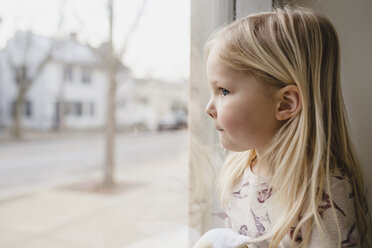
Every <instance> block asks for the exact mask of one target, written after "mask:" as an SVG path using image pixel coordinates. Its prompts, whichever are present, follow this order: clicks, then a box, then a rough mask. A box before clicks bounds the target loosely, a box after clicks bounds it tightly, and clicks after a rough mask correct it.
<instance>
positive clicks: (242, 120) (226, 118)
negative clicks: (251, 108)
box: [218, 104, 251, 134]
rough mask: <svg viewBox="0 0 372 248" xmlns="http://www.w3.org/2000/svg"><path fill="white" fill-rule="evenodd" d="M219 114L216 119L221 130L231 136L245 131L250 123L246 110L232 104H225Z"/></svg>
mask: <svg viewBox="0 0 372 248" xmlns="http://www.w3.org/2000/svg"><path fill="white" fill-rule="evenodd" d="M219 114H220V115H219V118H218V119H219V122H220V124H221V126H222V128H224V129H226V130H228V131H229V132H230V133H231V134H233V133H239V132H241V131H243V130H245V129H247V128H248V126H249V123H250V121H251V120H250V119H249V115H248V113H247V110H246V109H243V108H241V107H240V106H236V105H234V104H226V105H225V106H224V107H223V108H222V111H221V112H220V113H219Z"/></svg>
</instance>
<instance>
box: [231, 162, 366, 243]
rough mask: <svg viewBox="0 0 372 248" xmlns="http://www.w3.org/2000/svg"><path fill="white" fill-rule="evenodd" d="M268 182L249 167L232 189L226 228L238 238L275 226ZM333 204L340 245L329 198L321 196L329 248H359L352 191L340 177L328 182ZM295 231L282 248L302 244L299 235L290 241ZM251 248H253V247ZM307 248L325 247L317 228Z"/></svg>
mask: <svg viewBox="0 0 372 248" xmlns="http://www.w3.org/2000/svg"><path fill="white" fill-rule="evenodd" d="M270 180H271V178H269V177H260V178H258V177H257V176H256V175H254V174H253V173H252V171H251V168H250V167H249V166H248V167H247V168H246V169H245V171H244V174H243V176H242V177H241V179H240V180H239V182H238V183H237V184H236V186H235V187H234V190H233V193H232V195H231V197H230V200H229V203H228V208H227V209H226V218H225V225H226V227H229V228H232V229H234V230H235V231H237V232H238V233H239V234H242V235H245V236H249V237H251V238H255V237H259V236H260V235H263V234H264V233H266V232H267V231H268V230H269V229H270V227H271V226H272V225H273V224H274V223H275V218H274V216H273V215H272V214H271V212H270V207H269V206H270V201H271V195H272V189H271V188H270V187H269V182H270ZM331 191H332V196H333V204H334V206H335V209H336V215H337V217H338V221H339V225H340V229H341V235H342V238H341V244H340V243H339V240H338V233H337V227H336V224H335V220H334V216H333V211H332V210H331V203H330V199H329V195H328V194H327V193H326V192H323V198H322V203H321V205H320V206H319V208H318V211H319V214H320V216H321V217H322V220H323V223H322V224H323V227H324V228H323V229H324V230H325V231H326V232H327V235H328V237H329V240H327V244H328V245H329V247H331V248H333V247H342V248H344V247H345V248H346V247H359V243H358V241H357V236H358V234H357V229H356V222H355V213H354V202H353V190H352V187H351V185H350V183H349V181H348V180H347V179H346V178H344V177H341V176H333V177H332V180H331ZM294 229H295V227H293V228H292V229H291V231H290V232H289V233H288V234H287V235H286V236H285V238H284V239H283V240H282V244H283V245H284V247H289V245H290V241H291V239H293V238H294V239H295V242H297V243H298V244H299V243H300V242H301V240H302V237H301V232H300V233H299V235H297V237H293V231H294ZM255 245H256V247H257V248H261V247H262V248H263V247H268V242H262V243H258V244H255ZM252 247H253V245H252ZM309 247H314V248H315V247H324V245H323V243H322V238H321V235H320V233H319V232H318V230H317V228H314V229H313V231H312V236H311V241H310V245H309Z"/></svg>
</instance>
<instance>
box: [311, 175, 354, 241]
mask: <svg viewBox="0 0 372 248" xmlns="http://www.w3.org/2000/svg"><path fill="white" fill-rule="evenodd" d="M332 179H333V181H332V186H331V191H332V202H333V205H334V207H335V209H334V211H333V210H332V207H331V199H330V196H329V194H328V193H326V191H325V192H323V195H322V201H321V204H320V205H319V207H318V212H319V214H320V217H321V224H322V228H323V230H322V231H323V232H324V234H325V235H326V236H325V237H324V238H325V240H326V241H323V238H322V235H321V232H322V231H321V230H320V228H317V227H316V226H314V229H313V231H312V234H311V239H310V244H309V247H311V248H315V247H330V248H336V247H360V246H359V245H360V244H359V242H358V230H357V226H356V219H355V210H354V199H353V198H354V193H353V190H352V186H351V184H350V182H349V181H348V180H347V179H346V178H343V177H338V176H336V177H334V178H332ZM334 214H335V215H336V216H337V219H338V224H339V228H340V234H341V240H340V239H339V235H338V231H337V226H336V220H335V216H334ZM324 242H326V243H327V244H324Z"/></svg>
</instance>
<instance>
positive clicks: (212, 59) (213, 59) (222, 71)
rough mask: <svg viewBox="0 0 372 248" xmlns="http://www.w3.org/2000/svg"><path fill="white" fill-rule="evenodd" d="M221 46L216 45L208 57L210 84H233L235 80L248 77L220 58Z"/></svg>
mask: <svg viewBox="0 0 372 248" xmlns="http://www.w3.org/2000/svg"><path fill="white" fill-rule="evenodd" d="M220 54H221V44H220V43H216V44H214V45H213V46H212V47H211V49H210V51H209V55H208V59H207V64H206V67H207V68H206V69H207V77H208V81H209V82H216V81H217V82H221V81H222V82H224V81H225V82H231V81H234V80H235V79H239V78H240V79H241V78H243V77H246V76H247V75H245V74H244V73H243V72H240V71H236V70H234V69H232V68H231V67H230V66H228V65H227V63H226V62H225V61H223V60H222V59H221V57H220Z"/></svg>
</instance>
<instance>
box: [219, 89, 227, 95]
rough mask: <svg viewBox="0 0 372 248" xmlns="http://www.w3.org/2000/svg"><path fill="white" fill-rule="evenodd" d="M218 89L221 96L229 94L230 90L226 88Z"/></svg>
mask: <svg viewBox="0 0 372 248" xmlns="http://www.w3.org/2000/svg"><path fill="white" fill-rule="evenodd" d="M218 90H219V91H220V92H221V94H222V95H223V96H226V95H228V94H230V91H228V90H227V89H224V88H219V89H218Z"/></svg>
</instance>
